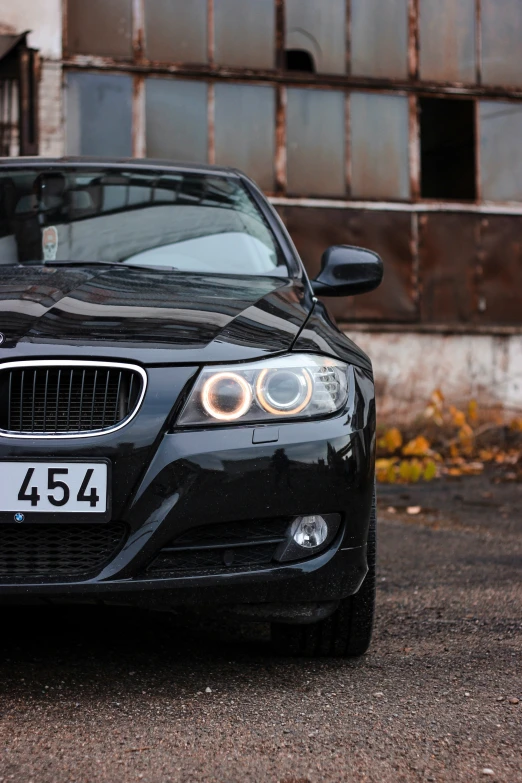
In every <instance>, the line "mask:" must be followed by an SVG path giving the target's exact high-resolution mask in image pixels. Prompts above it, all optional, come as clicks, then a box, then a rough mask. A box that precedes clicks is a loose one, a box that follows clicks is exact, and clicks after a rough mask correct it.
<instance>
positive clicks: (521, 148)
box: [479, 101, 522, 201]
mask: <svg viewBox="0 0 522 783" xmlns="http://www.w3.org/2000/svg"><path fill="white" fill-rule="evenodd" d="M479 116H480V182H481V185H482V198H483V199H486V200H489V199H491V200H492V201H522V106H521V105H520V104H516V103H507V102H505V101H481V102H480V107H479Z"/></svg>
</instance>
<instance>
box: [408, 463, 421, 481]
mask: <svg viewBox="0 0 522 783" xmlns="http://www.w3.org/2000/svg"><path fill="white" fill-rule="evenodd" d="M421 475H422V465H421V463H420V462H418V460H413V462H412V463H411V465H410V481H413V482H414V483H415V482H417V481H418V480H419V479H420V477H421Z"/></svg>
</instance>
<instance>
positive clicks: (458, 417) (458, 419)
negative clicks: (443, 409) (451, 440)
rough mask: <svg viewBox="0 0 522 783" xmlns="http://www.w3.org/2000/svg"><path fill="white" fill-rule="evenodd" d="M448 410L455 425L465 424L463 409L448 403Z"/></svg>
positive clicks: (462, 425) (461, 425)
mask: <svg viewBox="0 0 522 783" xmlns="http://www.w3.org/2000/svg"><path fill="white" fill-rule="evenodd" d="M449 412H450V416H451V420H452V422H453V424H454V425H455V427H464V426H465V425H466V414H465V413H464V412H463V411H459V409H458V408H456V407H455V406H454V405H450V407H449Z"/></svg>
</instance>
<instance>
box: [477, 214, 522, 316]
mask: <svg viewBox="0 0 522 783" xmlns="http://www.w3.org/2000/svg"><path fill="white" fill-rule="evenodd" d="M479 260H480V267H479V273H480V274H479V277H478V306H477V311H478V312H477V314H476V316H475V321H476V323H478V324H495V325H497V324H507V325H521V324H522V299H521V294H520V292H521V291H522V217H515V216H511V215H509V216H508V215H489V216H488V217H483V218H482V220H481V223H480V252H479Z"/></svg>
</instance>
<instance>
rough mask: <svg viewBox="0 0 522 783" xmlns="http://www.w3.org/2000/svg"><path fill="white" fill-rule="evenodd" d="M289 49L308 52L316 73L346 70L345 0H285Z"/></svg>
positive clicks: (286, 37)
mask: <svg viewBox="0 0 522 783" xmlns="http://www.w3.org/2000/svg"><path fill="white" fill-rule="evenodd" d="M285 9H286V35H285V48H286V49H302V50H304V51H306V52H308V53H309V54H310V55H311V57H312V59H313V61H314V64H315V69H316V72H317V73H346V0H320V2H317V0H285Z"/></svg>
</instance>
